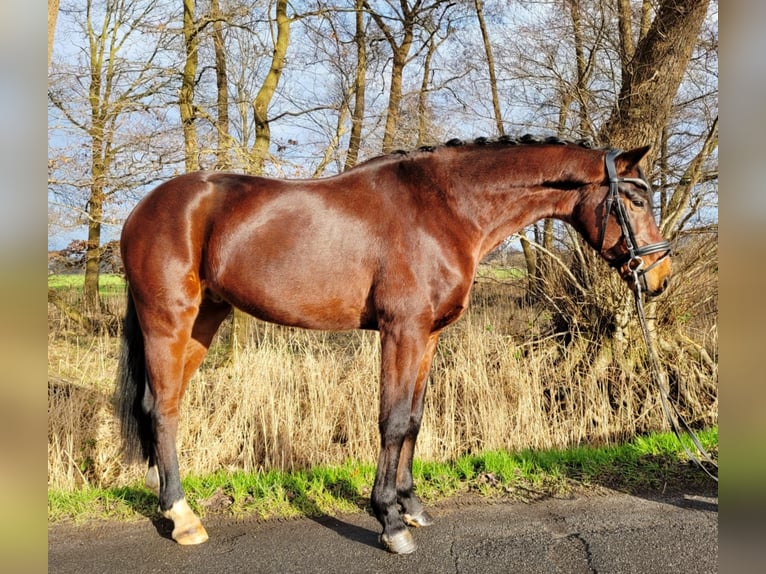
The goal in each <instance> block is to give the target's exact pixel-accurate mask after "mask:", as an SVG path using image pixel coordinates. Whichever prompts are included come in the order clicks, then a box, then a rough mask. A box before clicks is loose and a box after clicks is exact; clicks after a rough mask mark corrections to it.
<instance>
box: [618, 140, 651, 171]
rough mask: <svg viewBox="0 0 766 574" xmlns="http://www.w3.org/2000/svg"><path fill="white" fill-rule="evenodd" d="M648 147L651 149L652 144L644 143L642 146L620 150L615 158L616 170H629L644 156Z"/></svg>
mask: <svg viewBox="0 0 766 574" xmlns="http://www.w3.org/2000/svg"><path fill="white" fill-rule="evenodd" d="M650 149H652V146H650V145H645V146H644V147H637V148H635V149H632V150H630V151H624V152H622V153H621V154H620V155H618V156H617V159H616V160H615V166H616V167H617V172H618V173H625V172H627V171H631V170H632V169H633V168H634V167H636V166H637V165H638V164H639V162H640V161H641V160H642V159H644V156H646V154H647V153H649V150H650Z"/></svg>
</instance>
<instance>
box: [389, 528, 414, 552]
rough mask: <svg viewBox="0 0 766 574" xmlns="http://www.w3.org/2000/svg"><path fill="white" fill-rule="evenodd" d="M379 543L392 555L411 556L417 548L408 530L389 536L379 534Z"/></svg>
mask: <svg viewBox="0 0 766 574" xmlns="http://www.w3.org/2000/svg"><path fill="white" fill-rule="evenodd" d="M380 542H381V543H382V544H383V546H385V548H386V550H388V551H389V552H391V553H392V554H412V553H413V552H415V550H416V549H417V547H418V545H417V544H415V539H414V538H413V537H412V534H411V533H410V531H409V530H402V531H401V532H397V533H395V534H392V535H391V536H389V535H387V534H381V535H380Z"/></svg>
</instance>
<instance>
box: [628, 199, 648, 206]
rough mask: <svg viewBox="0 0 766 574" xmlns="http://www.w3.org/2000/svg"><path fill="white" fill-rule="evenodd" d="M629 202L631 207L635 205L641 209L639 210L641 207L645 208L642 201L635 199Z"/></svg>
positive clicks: (644, 203)
mask: <svg viewBox="0 0 766 574" xmlns="http://www.w3.org/2000/svg"><path fill="white" fill-rule="evenodd" d="M630 201H631V202H632V203H633V205H635V206H636V207H641V208H643V207H645V206H646V202H645V201H644V200H643V199H637V198H636V199H631V200H630Z"/></svg>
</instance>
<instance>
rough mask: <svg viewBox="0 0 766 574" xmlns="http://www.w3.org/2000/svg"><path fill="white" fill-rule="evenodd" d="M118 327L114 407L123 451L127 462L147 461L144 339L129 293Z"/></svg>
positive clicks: (150, 435) (149, 444)
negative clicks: (119, 331)
mask: <svg viewBox="0 0 766 574" xmlns="http://www.w3.org/2000/svg"><path fill="white" fill-rule="evenodd" d="M127 295H128V307H127V311H126V312H125V320H124V321H123V326H122V343H121V348H120V364H119V369H118V375H117V388H116V390H115V395H114V398H115V407H116V411H117V416H118V417H119V419H120V427H121V434H122V442H123V449H124V453H125V458H126V459H127V461H128V462H135V461H140V460H147V459H148V458H150V456H151V454H152V451H153V443H154V432H153V430H152V420H151V416H150V415H149V414H148V413H147V412H146V410H145V409H144V406H143V401H144V395H145V392H146V385H147V376H148V374H147V372H146V361H145V355H144V335H143V333H142V332H141V325H140V324H139V322H138V315H137V314H136V306H135V303H134V301H133V296H132V295H131V293H130V289H128V290H127Z"/></svg>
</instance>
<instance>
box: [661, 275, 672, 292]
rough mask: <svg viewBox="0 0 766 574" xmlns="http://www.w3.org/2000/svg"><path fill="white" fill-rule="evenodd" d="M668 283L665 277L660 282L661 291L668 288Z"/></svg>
mask: <svg viewBox="0 0 766 574" xmlns="http://www.w3.org/2000/svg"><path fill="white" fill-rule="evenodd" d="M669 283H670V280H669V279H668V278H667V277H665V279H663V280H662V290H663V291H664V290H665V289H667V288H668V284H669Z"/></svg>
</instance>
